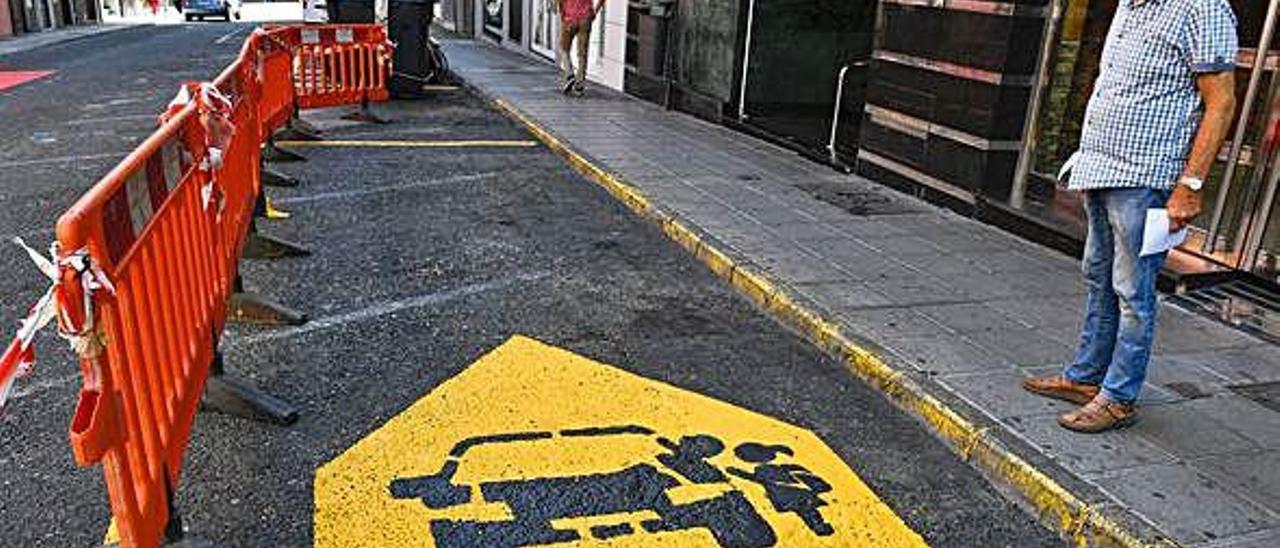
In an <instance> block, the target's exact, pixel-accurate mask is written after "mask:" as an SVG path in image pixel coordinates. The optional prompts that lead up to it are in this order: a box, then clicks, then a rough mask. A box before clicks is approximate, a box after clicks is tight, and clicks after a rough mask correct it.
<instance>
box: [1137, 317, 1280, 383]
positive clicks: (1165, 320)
mask: <svg viewBox="0 0 1280 548" xmlns="http://www.w3.org/2000/svg"><path fill="white" fill-rule="evenodd" d="M1156 324H1157V328H1156V345H1155V350H1156V351H1158V352H1168V353H1191V352H1207V351H1210V350H1222V349H1227V348H1236V347H1243V346H1250V345H1257V344H1258V342H1259V341H1258V339H1256V338H1254V337H1251V336H1249V335H1246V334H1244V333H1241V332H1239V331H1236V330H1234V329H1227V328H1223V327H1222V326H1221V325H1218V324H1216V323H1214V322H1212V321H1210V320H1208V319H1205V318H1201V317H1199V316H1194V315H1192V314H1189V313H1187V312H1184V311H1182V310H1178V309H1176V308H1173V307H1170V306H1162V307H1161V308H1160V312H1159V315H1158V317H1157V319H1156ZM1271 348H1272V350H1273V351H1274V349H1275V347H1274V346H1272V347H1271ZM1209 354H1211V355H1212V354H1213V353H1211V352H1210V353H1209ZM1277 371H1280V369H1277Z"/></svg>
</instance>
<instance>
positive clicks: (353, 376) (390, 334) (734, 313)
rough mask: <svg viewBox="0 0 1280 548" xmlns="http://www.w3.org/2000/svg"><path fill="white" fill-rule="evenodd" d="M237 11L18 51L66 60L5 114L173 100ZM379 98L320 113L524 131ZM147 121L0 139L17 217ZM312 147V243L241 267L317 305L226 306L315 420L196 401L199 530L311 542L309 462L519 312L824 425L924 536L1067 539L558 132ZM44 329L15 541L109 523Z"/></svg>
mask: <svg viewBox="0 0 1280 548" xmlns="http://www.w3.org/2000/svg"><path fill="white" fill-rule="evenodd" d="M230 28H232V27H230V26H225V25H208V26H200V25H196V26H193V27H188V28H184V27H174V28H165V29H144V30H140V31H128V32H127V33H117V34H116V35H110V36H107V37H103V38H100V39H90V40H85V41H82V42H77V43H73V44H68V45H65V46H62V48H63V50H65V51H63V53H61V54H58V55H54V54H53V53H48V54H46V55H49V57H48V58H45V59H42V58H40V57H39V56H38V55H35V53H36V52H33V54H32V55H30V56H27V57H24V58H22V59H20V60H19V61H21V62H22V63H26V65H24V68H25V67H26V66H30V67H31V68H57V69H59V70H61V71H62V72H60V73H59V75H58V78H60V79H62V80H60V82H61V83H60V85H50V84H51V83H45V84H42V86H43V87H41V88H39V89H36V88H25V89H24V88H18V91H19V92H20V93H15V94H11V95H0V116H4V117H6V118H7V119H14V120H17V121H18V125H19V126H21V129H16V128H15V126H14V125H12V124H6V126H5V128H4V129H3V130H0V131H3V132H4V134H3V138H4V139H6V142H8V141H9V140H11V139H17V140H22V139H27V140H30V137H29V134H34V133H35V132H39V131H57V132H59V134H61V133H62V132H64V131H65V129H64V128H65V126H66V121H68V120H69V119H71V118H74V117H76V116H79V115H80V114H79V113H77V112H76V111H75V110H74V109H67V108H65V106H62V107H60V106H58V105H60V104H62V105H77V104H83V103H85V102H87V101H91V100H93V98H94V97H107V96H109V97H116V98H121V99H124V98H128V97H129V96H130V95H129V94H130V92H131V91H130V90H131V89H133V88H137V90H135V91H143V92H145V93H143V94H142V96H144V97H146V99H145V101H144V102H142V103H138V104H136V105H134V106H133V107H131V108H132V110H130V111H129V113H134V114H136V113H137V112H144V113H145V112H148V111H150V112H158V111H159V109H160V107H162V106H163V104H164V102H165V101H167V99H168V97H169V96H170V95H171V93H172V90H173V89H174V88H175V85H176V81H177V80H180V79H182V78H181V77H179V76H178V75H179V74H187V73H192V72H194V71H196V70H197V69H198V68H199V67H203V66H207V65H208V64H209V63H222V62H225V61H227V60H229V59H230V57H228V52H231V53H234V50H235V48H236V47H238V44H237V43H236V42H237V41H234V40H233V41H231V42H232V43H231V44H228V45H227V46H218V47H223V49H222V50H218V49H217V48H216V47H215V46H212V45H210V44H209V43H210V41H211V40H212V39H213V38H217V37H218V36H221V35H222V34H224V33H225V32H226V31H227V30H229V29H230ZM219 29H221V31H219ZM91 40H92V42H91ZM202 48H203V49H202ZM196 49H199V50H200V51H203V52H204V55H195V54H193V50H196ZM95 58H96V59H97V60H98V61H97V62H96V63H95V62H92V61H93V59H95ZM137 58H146V59H149V61H147V62H140V61H138V60H137ZM86 59H87V60H86ZM0 63H6V64H9V65H19V63H18V62H15V60H13V59H9V58H0ZM58 63H66V65H65V68H63V65H59V64H58ZM113 63H114V64H113ZM35 65H39V66H35ZM102 65H106V66H102ZM208 72H209V73H212V71H208ZM170 73H172V74H173V77H172V78H170V81H163V80H164V79H165V78H166V76H165V75H166V74H170ZM138 78H147V80H146V83H145V85H139V84H138V80H137V79H138ZM60 95H62V96H64V97H63V98H62V99H58V98H57V96H60ZM122 104H123V103H122ZM379 109H380V112H381V113H382V114H384V115H386V116H388V117H389V118H391V119H392V120H393V122H392V123H391V124H388V125H382V126H370V125H354V124H347V123H344V122H339V121H336V120H335V114H336V113H334V112H326V113H319V114H317V115H316V116H315V117H314V119H315V120H316V121H317V123H320V124H321V125H323V126H325V127H326V128H327V131H326V134H327V136H329V137H331V138H335V139H338V138H341V139H405V140H412V139H529V138H530V137H529V135H528V134H526V133H525V132H524V131H523V130H521V129H519V128H517V127H516V126H515V125H514V124H512V123H511V122H510V121H508V120H506V119H504V118H503V117H501V116H500V115H499V114H498V113H496V112H495V111H493V110H492V109H491V108H489V107H488V106H487V105H485V104H484V103H483V102H481V101H480V100H478V99H476V98H474V97H471V96H469V95H467V94H466V93H465V92H462V91H455V92H442V93H439V94H436V95H435V96H433V97H432V98H429V99H427V100H423V101H418V102H412V103H393V104H388V105H382V106H380V107H379ZM10 116H14V117H16V118H8V117H10ZM102 123H103V124H105V125H107V126H111V124H110V123H107V122H102ZM131 123H132V122H130V121H122V122H121V125H120V126H119V129H117V130H115V133H113V135H112V136H111V137H110V138H107V136H105V135H104V136H102V137H103V138H101V139H90V138H85V137H84V136H78V135H76V136H68V137H66V138H65V139H64V140H62V141H60V142H61V143H62V145H60V148H57V149H56V150H55V149H53V148H50V147H49V146H46V145H41V144H40V143H38V142H34V141H33V142H31V143H26V142H24V143H23V144H21V145H19V146H16V147H6V149H5V150H4V151H0V166H3V165H4V163H5V162H9V167H4V168H3V169H0V207H4V208H5V211H6V214H5V215H4V216H3V220H2V221H0V233H3V234H4V235H6V236H8V235H10V234H15V233H23V234H32V235H33V238H32V239H34V240H36V241H37V242H41V243H43V242H47V241H48V240H47V239H48V237H49V236H50V235H51V233H45V232H42V230H48V229H49V228H51V227H52V224H53V221H54V219H55V218H56V215H57V213H58V212H60V211H61V210H62V209H63V208H65V207H66V205H68V204H69V203H70V202H71V201H72V200H74V198H75V197H76V195H78V194H79V192H81V191H82V190H83V189H84V188H86V187H87V186H88V185H89V184H91V183H92V181H93V179H94V178H96V176H98V175H100V174H101V173H103V172H105V170H106V168H108V167H109V166H110V164H111V163H112V162H110V161H102V162H99V163H91V162H73V163H72V164H71V165H73V166H77V167H78V168H79V169H75V168H73V167H67V166H65V165H60V164H59V165H56V166H49V165H46V164H36V165H20V164H15V163H14V162H22V161H27V160H34V159H39V158H42V157H49V156H51V155H55V156H56V155H61V156H68V155H77V154H80V155H82V154H93V153H107V152H112V151H114V150H127V149H128V147H129V146H130V143H131V142H136V139H137V138H138V137H140V136H141V135H143V134H145V131H146V128H145V127H142V128H141V131H140V132H138V131H137V130H138V128H137V127H135V126H134V125H131ZM111 127H115V126H111ZM44 128H48V129H44ZM116 133H118V134H120V135H116ZM130 138H131V139H133V141H130V140H129V139H130ZM117 139H119V140H118V141H117ZM299 152H301V153H303V154H305V155H306V156H307V157H308V159H309V161H307V162H305V163H294V164H277V165H276V166H275V167H276V168H277V169H279V170H281V171H284V172H287V173H289V174H291V175H294V176H296V177H298V178H299V179H301V180H302V182H303V183H302V186H301V187H299V188H296V189H269V193H270V194H271V196H272V197H273V198H274V200H275V201H276V203H277V204H279V206H280V207H281V208H284V209H286V210H289V211H291V212H292V213H293V218H291V219H289V220H286V221H273V222H265V221H264V222H263V224H262V228H263V231H264V232H265V233H268V234H272V235H276V236H280V237H284V238H287V239H290V240H293V241H297V242H301V243H304V244H306V245H308V246H309V247H311V249H312V250H313V252H314V253H313V255H312V256H310V257H306V258H297V259H283V260H276V261H246V262H245V263H244V267H243V275H244V278H245V283H246V285H247V287H248V289H251V290H255V291H258V292H260V293H263V294H266V295H269V296H271V297H273V298H275V299H277V300H280V301H282V302H284V303H287V304H289V305H291V306H294V307H297V308H299V309H302V310H304V311H306V312H308V313H309V314H310V315H311V316H312V317H313V322H312V323H311V324H309V325H308V326H306V327H303V328H295V329H292V330H290V329H288V328H284V329H281V328H259V327H252V328H250V327H243V326H234V327H232V328H231V330H230V332H229V333H228V334H227V335H226V339H225V341H224V350H225V353H226V358H227V367H228V370H229V372H231V373H232V374H235V375H237V376H241V377H243V378H246V379H248V380H250V381H252V382H255V383H257V384H259V385H260V386H262V387H264V388H265V389H267V390H268V391H270V392H272V393H274V394H276V395H279V396H281V397H284V398H286V399H289V400H291V401H294V402H296V403H297V404H298V405H299V406H300V407H301V411H302V416H301V419H300V420H299V422H298V423H297V424H296V425H294V426H292V427H278V426H271V425H265V424H260V423H254V422H250V421H246V420H242V419H238V418H234V417H229V416H225V415H219V414H215V413H202V414H200V415H199V416H198V419H197V422H196V428H195V432H194V434H193V439H192V444H191V447H190V450H189V452H188V458H187V463H186V466H185V468H184V470H183V477H182V483H181V486H180V490H179V498H178V507H179V509H180V511H181V512H182V514H183V518H184V521H185V523H186V524H187V526H188V528H189V530H190V531H191V532H192V533H193V534H196V535H198V536H201V537H204V538H208V539H211V540H214V541H217V542H220V543H225V544H227V545H232V546H298V545H306V544H309V543H310V540H311V527H312V519H311V516H312V512H313V503H312V480H313V477H314V470H315V468H316V467H318V466H320V465H322V464H323V463H325V462H327V461H329V460H331V459H332V458H333V457H335V456H336V455H338V454H340V453H341V452H342V451H343V450H344V449H346V448H347V447H349V446H350V445H352V444H353V443H355V442H356V441H358V440H359V439H361V438H362V437H364V436H365V435H367V434H368V433H369V432H370V431H372V430H373V429H375V428H377V427H378V426H379V425H381V424H383V423H384V422H386V421H387V420H388V419H389V418H391V417H392V416H394V415H395V414H396V413H398V412H399V411H401V410H403V409H404V408H406V407H407V406H408V405H410V404H411V403H413V402H414V401H416V400H418V399H419V398H421V397H422V396H423V395H425V394H426V393H428V392H429V391H430V390H431V389H432V388H433V387H435V386H437V385H438V384H440V383H441V382H443V381H445V380H447V379H449V378H451V377H452V376H453V375H456V374H457V373H458V372H459V371H461V370H462V369H463V368H464V367H466V366H467V365H468V364H470V363H472V362H473V361H475V360H476V359H477V358H478V357H479V356H481V355H483V354H484V353H486V352H488V351H489V350H491V349H493V348H495V347H497V346H499V345H500V344H502V343H503V342H504V341H506V340H507V339H509V338H510V337H511V336H513V335H516V334H522V335H527V336H530V337H533V338H536V339H538V340H541V341H544V342H547V343H550V344H552V345H555V346H559V347H562V348H565V349H568V350H570V351H573V352H576V353H579V354H581V355H584V356H586V357H589V358H591V359H594V360H598V361H601V362H605V363H609V364H613V365H616V366H619V367H622V368H624V369H626V370H628V371H631V372H634V373H637V374H640V375H643V376H645V377H648V378H652V379H658V380H661V381H665V382H668V383H671V384H673V385H675V386H678V387H681V388H685V389H688V390H692V391H695V392H698V393H702V394H705V395H707V396H710V397H713V398H717V399H720V400H724V401H726V402H729V403H732V404H735V405H738V406H741V407H744V408H747V409H750V410H753V411H757V412H760V413H763V414H766V415H770V416H773V417H776V418H779V419H781V420H784V421H787V422H790V423H792V424H796V425H799V426H802V427H804V428H807V429H809V430H812V431H813V432H815V433H816V434H817V435H818V436H819V437H821V438H822V439H823V440H824V441H825V442H826V443H827V444H828V445H829V446H830V447H831V448H832V449H834V450H835V451H836V452H837V453H838V454H839V456H840V457H841V458H843V459H844V460H845V462H846V463H847V464H848V465H849V466H850V467H851V468H852V469H853V470H854V471H856V472H857V474H858V475H859V476H860V477H861V478H862V480H863V481H864V482H865V483H866V484H867V485H869V486H870V487H871V488H872V489H873V490H874V491H875V492H876V493H877V494H878V495H879V496H880V497H881V498H882V499H883V500H884V501H885V502H886V503H888V504H889V506H890V507H891V508H893V510H894V511H896V512H897V513H898V514H899V515H900V516H901V517H902V518H903V519H904V520H905V521H906V522H907V523H908V525H910V526H911V527H912V528H913V529H915V530H916V531H917V532H919V533H920V534H922V535H923V536H924V537H925V538H926V540H928V541H929V542H930V543H931V544H934V545H938V546H1035V545H1056V544H1059V543H1060V541H1058V540H1056V539H1055V537H1054V536H1053V535H1052V534H1051V533H1050V532H1048V531H1047V530H1045V529H1043V528H1041V527H1040V526H1039V525H1037V524H1036V523H1035V522H1034V520H1033V519H1032V518H1031V517H1030V516H1028V515H1027V514H1025V513H1024V512H1022V511H1021V510H1020V509H1018V508H1017V507H1015V506H1013V505H1012V504H1011V503H1009V502H1008V501H1006V500H1005V499H1004V498H1003V497H1001V496H1000V495H999V494H998V493H997V492H996V491H994V490H993V489H992V488H991V486H990V485H988V484H987V483H986V482H985V481H984V480H983V479H982V478H981V477H980V476H979V475H978V474H977V473H976V472H975V471H973V470H972V469H971V468H969V467H968V466H966V465H964V464H963V463H961V462H960V461H959V460H958V459H957V458H956V457H955V456H953V455H952V454H951V453H950V452H949V451H948V450H947V449H946V448H945V447H944V446H943V445H942V444H941V443H939V442H938V441H936V440H935V439H934V438H933V437H931V436H930V435H929V434H928V433H927V432H926V431H925V430H924V429H923V428H922V427H921V426H920V425H919V424H918V423H916V422H915V421H914V420H912V419H910V418H909V417H907V416H906V415H904V414H902V413H901V412H899V411H897V410H896V409H894V408H893V407H892V406H891V405H890V404H889V403H888V402H887V401H885V400H884V399H883V398H882V397H881V396H880V395H878V394H877V393H875V392H874V391H872V390H870V389H868V388H867V387H866V386H864V385H863V384H861V383H860V382H859V381H857V380H856V379H855V378H854V377H853V376H852V375H851V374H850V373H849V372H848V371H847V370H846V369H845V368H844V367H843V366H842V365H840V364H838V363H836V362H835V361H834V360H832V359H830V358H829V357H828V356H826V355H824V354H822V353H820V352H818V351H816V350H815V349H814V348H813V347H811V346H810V345H809V344H807V343H806V342H804V341H803V340H802V339H800V338H799V337H798V336H796V335H795V334H793V333H791V332H789V331H787V330H786V329H784V328H782V327H781V326H779V325H778V324H776V323H774V322H773V321H772V320H770V319H769V318H768V317H767V316H766V315H764V314H763V313H762V312H761V311H759V310H758V309H756V308H755V307H753V306H752V305H751V304H750V303H748V302H747V301H746V300H744V299H742V298H740V297H739V296H738V295H737V294H736V293H735V292H734V291H733V290H732V289H731V288H729V287H727V286H726V285H725V284H723V283H722V282H720V281H719V280H718V279H717V278H716V277H714V276H713V275H712V274H711V273H710V272H709V271H707V270H706V269H705V267H703V266H702V265H701V264H699V263H698V262H696V261H695V260H693V259H692V258H691V257H690V256H688V255H687V254H686V253H685V252H684V251H683V250H682V249H680V248H679V247H678V246H676V245H674V244H672V243H671V242H669V241H667V239H666V238H665V237H664V236H663V234H662V233H661V232H660V231H659V230H658V229H657V228H656V227H654V226H652V225H650V224H648V223H647V222H645V221H643V220H641V219H638V218H636V217H635V216H633V215H632V214H631V213H630V212H629V211H628V210H626V209H625V208H623V207H621V206H620V205H618V204H617V203H616V202H615V201H614V200H613V199H612V198H611V197H610V196H609V195H608V194H607V193H605V192H604V191H603V190H601V189H599V188H598V187H596V186H595V185H593V184H592V183H590V182H588V181H586V180H584V179H583V178H581V177H580V176H578V175H577V174H576V173H575V172H573V171H572V170H571V169H569V168H568V167H567V166H566V165H565V164H564V163H563V162H562V161H561V160H560V159H559V158H558V157H556V156H555V155H553V154H552V153H551V152H549V151H548V150H546V149H545V148H542V147H536V148H529V149H492V148H466V149H396V148H377V149H374V148H362V149H347V148H308V149H299ZM14 211H17V212H20V213H19V214H17V215H14V216H11V214H10V212H14ZM41 235H43V238H42V236H41ZM4 256H7V257H9V258H8V259H6V260H5V261H4V262H3V263H0V264H3V268H5V271H4V274H5V275H4V276H3V278H0V305H2V306H0V313H3V316H2V317H4V318H13V319H16V318H17V317H18V315H19V314H20V308H22V307H25V306H26V305H27V304H29V303H30V302H33V300H34V298H35V297H36V296H38V292H39V291H41V290H42V289H43V284H42V283H40V281H39V280H38V274H37V273H36V272H35V271H34V269H31V268H29V267H28V265H27V264H26V262H25V259H24V258H22V257H21V255H19V254H18V253H17V252H16V250H10V251H8V252H5V255H4ZM6 321H7V320H6ZM41 349H42V350H45V352H43V354H42V356H41V360H42V361H41V363H40V365H39V369H38V370H37V371H36V374H35V376H34V377H33V378H31V379H28V380H26V381H24V384H23V386H22V388H20V391H21V392H20V393H21V394H22V395H21V397H19V398H17V399H16V400H15V401H14V402H13V409H11V410H10V413H8V414H7V415H6V416H5V417H3V418H0V470H3V472H0V478H3V482H2V483H3V489H0V538H3V539H5V540H4V543H5V544H7V543H10V542H13V543H14V544H15V545H24V546H30V545H47V546H65V545H86V544H93V543H95V542H97V541H98V540H99V539H100V538H101V533H102V531H103V529H104V527H105V524H106V519H107V506H106V498H105V492H104V490H103V487H102V480H101V471H100V469H97V468H94V469H86V470H81V469H76V468H75V467H74V464H73V463H72V461H71V455H70V450H69V448H68V446H67V442H66V434H65V432H66V425H67V421H68V419H69V416H70V413H71V409H72V405H73V403H74V393H75V390H76V388H77V384H78V380H75V377H74V374H75V364H74V363H73V361H72V358H71V355H70V353H69V352H67V351H65V350H63V349H62V348H61V344H60V343H58V342H57V341H56V339H55V338H54V337H53V336H52V335H46V336H44V338H43V342H42V344H41ZM601 397H607V395H602V396H601ZM483 403H484V404H487V405H520V404H524V403H527V402H483ZM474 411H475V412H476V413H483V412H484V406H483V405H477V407H476V408H475V410H474Z"/></svg>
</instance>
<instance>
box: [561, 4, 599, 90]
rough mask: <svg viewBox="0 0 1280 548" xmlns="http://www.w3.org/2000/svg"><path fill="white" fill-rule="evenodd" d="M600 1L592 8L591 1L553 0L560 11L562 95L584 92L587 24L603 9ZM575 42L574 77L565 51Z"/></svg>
mask: <svg viewBox="0 0 1280 548" xmlns="http://www.w3.org/2000/svg"><path fill="white" fill-rule="evenodd" d="M604 2H605V0H600V1H599V3H597V4H596V5H595V6H594V7H592V5H591V0H556V3H557V7H558V8H559V10H560V71H561V72H562V73H563V74H564V89H563V91H564V93H565V94H566V95H568V94H573V95H579V96H581V95H582V94H583V92H584V91H585V90H586V81H587V48H588V47H589V46H590V41H591V24H592V22H594V21H595V19H596V15H597V14H599V13H600V9H601V8H603V7H604ZM574 38H577V40H578V72H577V75H576V76H575V75H574V70H573V63H572V62H571V61H570V59H569V50H570V49H572V46H573V40H574Z"/></svg>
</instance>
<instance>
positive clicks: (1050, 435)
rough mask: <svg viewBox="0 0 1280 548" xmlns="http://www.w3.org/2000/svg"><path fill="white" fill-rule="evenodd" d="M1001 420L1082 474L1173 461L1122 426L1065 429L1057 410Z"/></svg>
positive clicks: (1170, 456) (1167, 455) (1166, 453)
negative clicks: (1093, 431) (1097, 430)
mask: <svg viewBox="0 0 1280 548" xmlns="http://www.w3.org/2000/svg"><path fill="white" fill-rule="evenodd" d="M1004 423H1005V424H1008V425H1009V426H1010V427H1011V428H1012V429H1013V431H1015V432H1017V433H1018V434H1019V435H1021V436H1022V437H1023V438H1024V439H1026V440H1027V441H1029V442H1031V443H1032V444H1034V445H1036V446H1037V447H1039V448H1040V450H1041V451H1044V452H1045V453H1046V454H1048V455H1049V456H1050V457H1051V458H1053V459H1054V460H1055V461H1058V462H1059V463H1061V464H1063V465H1064V466H1067V467H1068V468H1070V469H1072V470H1075V471H1077V472H1078V473H1082V474H1097V473H1101V472H1109V471H1117V470H1123V469H1127V468H1136V467H1140V466H1150V465H1153V464H1165V463H1170V462H1173V461H1174V456H1173V455H1172V454H1170V453H1169V452H1167V451H1164V450H1162V449H1161V448H1160V447H1157V446H1156V445H1154V444H1152V443H1151V442H1149V441H1147V440H1145V439H1143V438H1141V437H1139V436H1134V435H1133V434H1131V433H1129V432H1128V431H1125V430H1113V431H1111V432H1103V433H1101V434H1081V433H1078V432H1072V431H1070V430H1067V429H1066V428H1063V427H1062V426H1060V425H1059V424H1058V414H1057V413H1053V414H1045V415H1022V416H1015V417H1009V418H1006V419H1005V420H1004Z"/></svg>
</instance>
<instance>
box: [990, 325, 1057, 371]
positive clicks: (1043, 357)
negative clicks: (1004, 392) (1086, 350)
mask: <svg viewBox="0 0 1280 548" xmlns="http://www.w3.org/2000/svg"><path fill="white" fill-rule="evenodd" d="M969 337H970V338H972V339H973V340H974V341H975V342H977V343H978V344H981V345H984V346H987V347H989V348H991V349H993V350H995V351H996V352H999V353H1000V354H1001V355H1003V356H1005V357H1007V358H1009V359H1011V360H1013V361H1014V363H1016V364H1019V365H1021V366H1024V367H1025V366H1035V365H1049V364H1059V363H1063V362H1065V361H1067V360H1070V359H1071V357H1072V355H1074V354H1075V348H1074V347H1072V346H1071V345H1068V344H1065V343H1063V342H1061V341H1059V340H1057V339H1054V338H1051V337H1048V336H1046V335H1044V334H1043V332H1041V331H1038V330H1035V329H1022V328H1014V329H1004V330H999V331H990V332H982V331H979V332H974V333H971V334H970V335H969Z"/></svg>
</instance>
